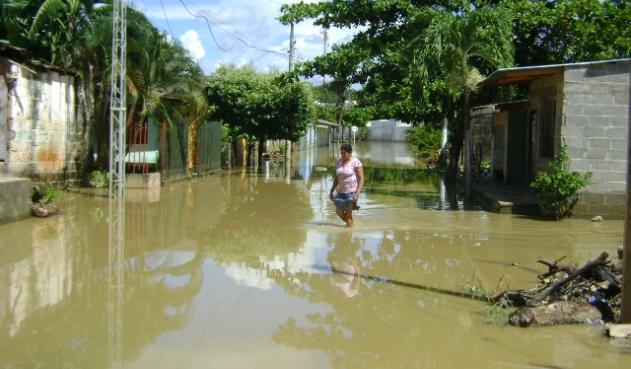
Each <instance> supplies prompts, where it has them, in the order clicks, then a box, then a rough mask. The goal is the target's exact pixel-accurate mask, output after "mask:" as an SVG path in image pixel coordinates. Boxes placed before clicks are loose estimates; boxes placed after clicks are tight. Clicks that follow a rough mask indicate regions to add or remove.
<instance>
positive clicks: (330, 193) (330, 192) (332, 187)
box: [329, 176, 337, 199]
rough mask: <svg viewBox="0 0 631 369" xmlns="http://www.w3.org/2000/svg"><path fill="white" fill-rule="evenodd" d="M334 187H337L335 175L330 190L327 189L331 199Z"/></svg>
mask: <svg viewBox="0 0 631 369" xmlns="http://www.w3.org/2000/svg"><path fill="white" fill-rule="evenodd" d="M336 188H337V176H335V179H334V180H333V186H331V191H329V197H330V198H331V199H333V191H335V189H336Z"/></svg>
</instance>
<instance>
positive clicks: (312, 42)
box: [134, 0, 357, 72]
mask: <svg viewBox="0 0 631 369" xmlns="http://www.w3.org/2000/svg"><path fill="white" fill-rule="evenodd" d="M299 1H300V0H258V1H252V0H186V1H185V3H186V4H187V7H188V10H190V11H191V12H193V13H195V14H202V15H205V16H207V17H208V19H209V22H210V24H211V27H212V33H213V35H212V36H214V38H215V39H216V40H213V37H212V36H211V34H210V32H209V29H208V25H207V24H206V22H205V21H204V20H203V19H201V18H195V17H193V16H192V15H191V14H189V13H188V12H187V11H186V9H185V8H184V6H183V5H182V3H181V2H180V1H179V0H163V3H164V7H165V10H164V11H163V9H162V6H161V4H160V2H158V1H148V0H135V1H134V6H135V7H136V8H137V9H139V10H141V11H142V12H144V13H145V14H146V15H147V16H148V17H149V18H150V19H151V20H152V22H154V23H155V24H156V25H158V26H159V27H161V28H162V29H166V30H167V31H169V32H173V34H174V35H182V34H183V32H186V34H184V35H183V36H182V37H181V38H180V40H181V41H182V43H183V44H184V46H185V47H186V48H187V49H189V50H190V52H191V54H192V55H193V56H194V57H195V58H196V59H197V61H198V62H199V63H200V65H201V66H202V68H203V69H204V71H206V72H212V71H213V70H214V69H215V68H216V66H217V65H218V64H220V63H232V64H239V65H243V64H248V63H252V64H253V65H254V66H255V67H256V68H258V69H260V70H269V69H278V70H286V69H287V51H288V49H289V26H285V25H282V24H280V23H279V22H278V20H277V18H278V17H279V16H280V11H279V8H280V3H296V2H299ZM315 1H316V0H309V1H306V2H315ZM164 13H166V15H167V16H166V17H165V15H164ZM167 20H168V22H167ZM192 30H195V31H196V32H197V35H195V36H193V37H191V35H190V32H191V31H192ZM321 30H322V29H321V27H317V26H314V25H313V23H312V22H311V21H305V22H301V23H299V24H297V25H296V26H295V37H296V38H295V39H296V60H297V61H303V60H308V59H312V58H314V57H315V56H318V55H321V54H322V46H323V45H322V42H323V36H322V32H321ZM356 32H357V30H348V29H330V30H329V33H328V34H329V42H328V44H329V50H330V48H331V45H333V44H334V43H338V42H343V41H348V40H349V39H350V37H351V36H352V34H355V33H356ZM187 34H189V36H187ZM176 37H177V36H176ZM187 37H188V38H190V40H189V41H185V38H187ZM238 38H240V39H242V40H244V41H245V43H243V42H240V41H238ZM202 46H203V47H202ZM226 50H227V51H226ZM265 50H274V51H277V52H279V53H280V55H279V54H274V53H271V54H266V53H265Z"/></svg>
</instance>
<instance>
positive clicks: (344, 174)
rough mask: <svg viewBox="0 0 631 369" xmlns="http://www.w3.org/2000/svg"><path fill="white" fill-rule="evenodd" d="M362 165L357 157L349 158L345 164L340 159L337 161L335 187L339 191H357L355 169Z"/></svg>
mask: <svg viewBox="0 0 631 369" xmlns="http://www.w3.org/2000/svg"><path fill="white" fill-rule="evenodd" d="M361 166H362V163H361V161H359V159H357V158H351V159H350V160H349V161H348V162H347V163H346V164H344V162H343V161H342V159H340V160H338V161H337V169H336V171H335V174H336V175H337V189H338V192H339V193H349V192H355V191H357V172H356V169H357V168H360V167H361Z"/></svg>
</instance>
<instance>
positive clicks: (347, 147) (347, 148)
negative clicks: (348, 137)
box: [340, 144, 353, 152]
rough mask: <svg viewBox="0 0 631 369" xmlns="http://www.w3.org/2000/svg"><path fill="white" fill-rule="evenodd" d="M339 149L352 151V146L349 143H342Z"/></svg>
mask: <svg viewBox="0 0 631 369" xmlns="http://www.w3.org/2000/svg"><path fill="white" fill-rule="evenodd" d="M340 151H346V152H353V147H352V146H351V144H342V146H340Z"/></svg>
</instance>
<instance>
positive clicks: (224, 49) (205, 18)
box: [180, 0, 238, 52]
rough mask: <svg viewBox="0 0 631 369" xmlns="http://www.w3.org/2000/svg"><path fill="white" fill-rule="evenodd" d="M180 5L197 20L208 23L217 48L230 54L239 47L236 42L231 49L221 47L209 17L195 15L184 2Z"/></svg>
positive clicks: (181, 0) (181, 1)
mask: <svg viewBox="0 0 631 369" xmlns="http://www.w3.org/2000/svg"><path fill="white" fill-rule="evenodd" d="M180 3H181V4H182V6H183V7H184V10H186V12H187V13H188V14H190V15H192V16H193V17H195V18H202V19H204V21H205V22H206V26H208V32H210V37H212V39H213V41H214V42H215V45H217V47H218V48H219V50H221V51H224V52H228V51H231V50H232V49H234V47H235V46H236V45H237V41H238V40H237V41H235V42H234V44H232V46H231V47H230V48H224V47H223V46H221V44H219V42H218V41H217V39H216V38H215V34H214V33H213V29H212V26H211V24H210V20H208V17H206V16H205V15H201V14H199V13H197V14H196V13H193V12H192V11H190V10H189V8H188V6H186V3H184V1H183V0H180Z"/></svg>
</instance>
